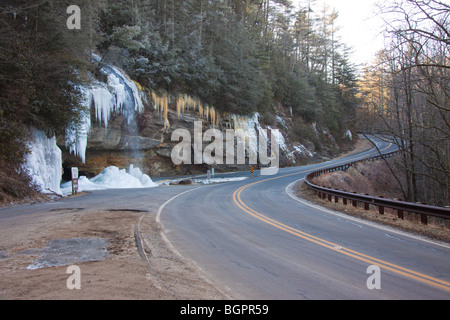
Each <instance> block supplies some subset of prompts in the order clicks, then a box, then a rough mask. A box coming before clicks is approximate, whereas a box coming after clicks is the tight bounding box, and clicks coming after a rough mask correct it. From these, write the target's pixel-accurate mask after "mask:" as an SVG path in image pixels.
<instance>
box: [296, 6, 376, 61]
mask: <svg viewBox="0 0 450 320" xmlns="http://www.w3.org/2000/svg"><path fill="white" fill-rule="evenodd" d="M295 1H296V0H294V2H295ZM376 1H377V0H318V1H317V5H319V6H320V7H321V4H320V3H321V2H325V3H327V4H328V5H329V6H330V9H332V8H333V7H334V8H336V11H337V12H338V13H339V17H338V26H339V27H340V31H339V34H340V36H341V37H342V42H343V43H345V44H347V45H348V46H349V47H351V48H353V58H354V62H355V64H357V65H359V64H361V65H364V64H365V63H366V62H370V61H371V60H373V58H374V56H375V53H376V52H377V51H379V50H380V49H382V48H383V37H382V36H381V35H380V32H381V31H382V30H383V28H384V27H383V23H382V20H381V18H379V17H376V14H375V13H376V12H377V10H376V6H375V3H376ZM300 2H302V1H300Z"/></svg>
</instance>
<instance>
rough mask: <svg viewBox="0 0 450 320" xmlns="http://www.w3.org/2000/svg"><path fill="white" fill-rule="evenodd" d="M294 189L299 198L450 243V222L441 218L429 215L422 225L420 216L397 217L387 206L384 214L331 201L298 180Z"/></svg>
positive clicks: (406, 215)
mask: <svg viewBox="0 0 450 320" xmlns="http://www.w3.org/2000/svg"><path fill="white" fill-rule="evenodd" d="M294 190H295V191H296V195H297V196H298V197H299V198H302V199H305V200H307V201H310V202H312V203H314V204H317V205H320V206H322V207H325V208H329V209H331V210H335V211H338V212H341V213H344V214H347V215H349V216H354V217H358V218H361V219H365V220H369V221H373V222H378V223H380V224H384V225H388V226H391V227H394V228H397V229H400V230H404V231H407V232H411V233H414V234H417V235H420V236H424V237H427V238H430V239H433V240H438V241H443V242H447V243H450V229H449V228H450V224H449V222H448V220H447V221H446V222H445V221H442V220H441V219H433V218H432V217H429V218H428V219H429V224H428V225H423V224H420V220H419V219H420V218H418V216H417V215H415V214H408V213H405V219H404V220H402V219H399V218H398V216H397V212H396V211H394V210H390V209H387V208H386V209H385V214H384V215H380V214H379V213H378V210H377V209H376V208H372V206H371V207H370V210H368V211H366V210H364V208H363V207H362V206H363V205H362V204H359V205H358V207H354V206H353V205H352V204H351V201H349V202H348V205H344V204H343V203H342V199H340V200H339V203H335V202H334V197H332V199H333V201H332V202H330V201H328V200H327V199H321V198H319V197H318V196H317V194H316V193H315V192H314V191H313V190H311V189H310V188H308V186H307V185H306V184H305V183H304V182H299V183H298V184H297V185H296V186H295V187H294Z"/></svg>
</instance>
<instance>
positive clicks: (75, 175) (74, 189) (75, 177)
mask: <svg viewBox="0 0 450 320" xmlns="http://www.w3.org/2000/svg"><path fill="white" fill-rule="evenodd" d="M77 192H78V168H75V167H74V168H72V194H77Z"/></svg>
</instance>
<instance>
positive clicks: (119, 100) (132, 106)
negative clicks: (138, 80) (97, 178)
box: [66, 65, 144, 163]
mask: <svg viewBox="0 0 450 320" xmlns="http://www.w3.org/2000/svg"><path fill="white" fill-rule="evenodd" d="M101 72H102V73H103V74H104V75H105V76H106V78H107V81H106V83H103V82H100V81H97V80H94V81H93V82H92V85H91V86H90V87H87V88H82V93H83V96H84V104H85V105H84V106H85V110H86V112H85V113H84V114H83V115H82V123H81V124H78V125H77V126H75V125H73V126H71V127H70V128H68V129H67V131H66V147H67V148H68V149H69V150H70V152H71V153H73V154H75V155H76V156H78V157H79V158H80V159H81V160H82V161H83V163H85V162H86V148H87V141H88V137H89V132H90V129H91V121H92V120H91V113H90V110H91V108H92V107H94V109H95V120H96V121H98V122H100V123H102V124H103V125H104V126H105V128H107V127H108V124H109V121H110V119H111V116H112V115H113V114H114V113H117V114H121V115H123V116H124V117H125V119H126V120H127V122H128V125H129V128H130V134H132V135H136V134H137V129H136V114H137V113H141V112H143V111H144V104H143V102H142V99H141V96H140V93H139V89H138V87H137V86H136V84H135V83H134V82H133V81H132V80H130V79H128V77H127V76H126V75H125V74H124V73H123V72H121V71H120V70H119V69H117V68H115V67H113V66H109V65H104V66H103V67H102V69H101ZM137 147H138V146H136V148H137Z"/></svg>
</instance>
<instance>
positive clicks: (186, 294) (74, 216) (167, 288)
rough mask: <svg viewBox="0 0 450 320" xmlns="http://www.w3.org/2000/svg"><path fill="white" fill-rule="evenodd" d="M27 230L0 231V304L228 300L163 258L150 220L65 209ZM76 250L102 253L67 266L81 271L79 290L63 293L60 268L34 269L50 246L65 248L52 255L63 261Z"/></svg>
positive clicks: (12, 226)
mask: <svg viewBox="0 0 450 320" xmlns="http://www.w3.org/2000/svg"><path fill="white" fill-rule="evenodd" d="M21 219H26V218H21ZM30 222H32V223H26V224H23V223H17V222H13V223H8V224H5V225H2V226H0V244H1V245H0V279H1V281H0V299H22V300H29V299H43V300H47V299H64V300H110V299H116V300H117V299H118V300H130V299H134V300H137V299H148V300H162V299H164V300H185V299H195V300H210V299H229V298H230V297H229V296H228V295H227V294H226V293H225V291H224V290H223V289H222V288H221V287H220V285H219V284H216V283H213V282H210V281H209V280H207V278H206V277H205V276H204V275H203V274H201V273H200V271H199V270H198V269H196V268H195V266H194V265H192V264H191V263H190V262H189V261H187V260H185V259H183V258H182V257H180V256H179V255H177V254H176V253H175V252H174V251H172V250H171V248H170V246H169V245H168V244H167V242H166V241H165V240H164V238H163V236H162V233H161V228H160V226H159V225H158V224H157V222H156V220H155V215H154V214H153V213H148V212H140V211H135V210H122V211H116V210H114V211H112V210H108V211H89V210H81V209H77V208H74V209H70V208H67V209H62V210H55V211H53V212H50V213H45V214H42V215H41V216H39V217H34V218H33V219H32V221H30ZM80 239H81V240H83V241H81V240H80ZM96 240H98V241H96ZM80 244H83V245H87V246H88V248H92V247H89V246H92V245H93V244H96V245H97V246H98V245H100V247H99V248H97V249H102V248H101V247H102V245H104V247H105V248H104V249H105V251H104V252H103V251H101V250H100V251H99V252H103V253H104V254H98V255H97V256H95V252H94V253H92V252H91V254H90V255H89V257H90V260H91V261H85V262H83V261H74V263H72V264H76V265H77V266H78V267H79V268H80V271H81V274H80V280H81V289H80V290H69V289H68V287H67V280H68V278H69V277H70V276H71V274H69V273H67V271H68V266H69V262H68V261H66V263H65V264H64V265H63V266H51V267H48V266H47V267H46V266H44V267H39V268H36V266H42V263H41V265H39V264H37V263H36V262H37V261H41V262H42V261H43V260H42V259H44V260H45V259H47V260H49V258H45V257H44V258H43V252H47V253H48V252H53V251H54V250H53V251H52V250H51V249H52V248H53V249H54V248H55V245H56V246H58V245H59V246H65V247H63V248H64V250H60V249H61V247H57V249H59V250H60V251H61V252H60V254H61V255H64V254H66V256H67V254H68V252H70V251H71V249H70V246H78V247H77V250H80V247H79V246H80ZM68 248H69V249H68ZM72 249H73V248H72ZM82 250H90V249H85V248H84V249H83V247H82ZM93 254H94V255H93ZM78 256H80V254H79V255H78ZM96 257H97V258H98V259H96ZM60 258H61V259H62V257H60ZM66 258H67V257H66ZM39 259H41V260H39ZM52 259H56V260H58V259H59V258H58V257H57V258H52ZM61 259H60V260H61ZM51 261H53V260H51ZM47 262H48V261H47ZM44 265H45V263H44ZM30 266H34V267H32V268H30Z"/></svg>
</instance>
